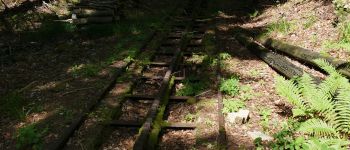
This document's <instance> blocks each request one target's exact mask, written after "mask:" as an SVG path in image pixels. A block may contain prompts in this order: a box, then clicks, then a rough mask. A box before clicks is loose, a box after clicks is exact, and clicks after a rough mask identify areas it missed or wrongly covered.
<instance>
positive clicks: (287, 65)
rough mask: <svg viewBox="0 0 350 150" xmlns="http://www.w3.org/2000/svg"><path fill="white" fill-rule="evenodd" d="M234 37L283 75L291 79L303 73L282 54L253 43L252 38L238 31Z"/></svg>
mask: <svg viewBox="0 0 350 150" xmlns="http://www.w3.org/2000/svg"><path fill="white" fill-rule="evenodd" d="M236 39H237V40H238V41H239V42H240V43H241V44H242V45H244V46H245V47H247V48H248V49H249V50H251V51H252V52H253V53H254V54H256V55H257V56H258V57H260V58H261V59H262V60H263V61H265V62H266V63H267V64H268V65H269V66H271V67H272V68H273V69H275V70H276V71H277V72H279V73H280V74H282V75H283V76H285V77H287V78H289V79H291V78H294V77H300V76H302V75H303V70H302V69H301V68H299V67H297V66H295V65H294V64H292V63H291V62H289V61H288V60H287V59H286V58H284V57H283V56H281V55H279V54H276V53H273V52H271V51H269V50H268V49H266V48H265V47H263V46H261V45H259V44H257V43H255V41H254V40H253V38H250V37H248V36H246V35H244V34H240V33H238V34H237V35H236Z"/></svg>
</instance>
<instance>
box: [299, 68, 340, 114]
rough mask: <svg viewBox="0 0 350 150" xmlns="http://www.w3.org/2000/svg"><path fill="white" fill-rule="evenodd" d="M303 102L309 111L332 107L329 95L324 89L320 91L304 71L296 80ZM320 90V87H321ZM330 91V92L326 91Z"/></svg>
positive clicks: (322, 110)
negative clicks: (308, 107)
mask: <svg viewBox="0 0 350 150" xmlns="http://www.w3.org/2000/svg"><path fill="white" fill-rule="evenodd" d="M298 86H299V87H300V89H301V93H302V96H303V98H305V99H304V100H305V103H307V104H308V106H310V109H311V112H324V111H326V110H330V109H332V108H333V103H332V101H331V96H332V95H329V94H326V96H324V91H320V90H319V89H318V88H317V86H316V84H315V83H314V81H313V79H312V78H311V76H310V75H309V74H306V73H304V75H303V76H302V77H300V78H299V80H298ZM321 90H322V89H321ZM326 93H330V92H326Z"/></svg>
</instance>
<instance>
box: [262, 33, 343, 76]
mask: <svg viewBox="0 0 350 150" xmlns="http://www.w3.org/2000/svg"><path fill="white" fill-rule="evenodd" d="M257 41H258V42H260V43H262V44H263V45H265V46H266V47H269V48H271V49H273V50H276V51H278V52H282V53H285V54H287V55H289V56H291V57H294V58H296V59H298V60H299V61H302V62H305V63H307V64H309V65H312V66H315V67H318V68H319V66H318V65H317V64H316V63H315V61H314V60H315V59H324V60H326V61H327V62H329V63H330V64H331V65H332V66H333V67H335V68H337V70H338V71H339V72H340V73H341V74H343V75H345V76H346V77H348V78H350V68H348V67H347V66H348V64H349V62H346V61H342V60H339V59H336V58H333V57H329V56H323V55H321V54H320V53H317V52H313V51H311V50H308V49H305V48H302V47H299V46H294V45H290V44H287V43H284V42H282V41H279V40H276V39H272V38H257Z"/></svg>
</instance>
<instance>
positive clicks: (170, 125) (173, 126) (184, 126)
mask: <svg viewBox="0 0 350 150" xmlns="http://www.w3.org/2000/svg"><path fill="white" fill-rule="evenodd" d="M196 127H197V125H196V124H195V123H172V122H170V123H165V125H163V127H162V128H164V129H173V130H193V129H195V128H196Z"/></svg>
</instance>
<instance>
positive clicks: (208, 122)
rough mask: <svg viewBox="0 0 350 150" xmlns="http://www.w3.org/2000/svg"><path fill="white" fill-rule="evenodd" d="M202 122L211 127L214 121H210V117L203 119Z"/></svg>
mask: <svg viewBox="0 0 350 150" xmlns="http://www.w3.org/2000/svg"><path fill="white" fill-rule="evenodd" d="M204 123H205V125H207V126H209V127H212V126H214V124H215V123H214V121H212V120H210V119H208V118H207V119H205V121H204Z"/></svg>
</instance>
